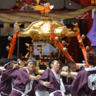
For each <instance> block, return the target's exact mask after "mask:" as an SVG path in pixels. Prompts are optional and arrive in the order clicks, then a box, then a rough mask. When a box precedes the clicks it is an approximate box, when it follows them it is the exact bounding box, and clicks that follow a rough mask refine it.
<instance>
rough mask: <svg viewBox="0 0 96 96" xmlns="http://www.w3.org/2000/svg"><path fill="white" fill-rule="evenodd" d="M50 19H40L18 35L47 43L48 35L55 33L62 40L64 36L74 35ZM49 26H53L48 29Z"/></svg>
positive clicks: (59, 23)
mask: <svg viewBox="0 0 96 96" xmlns="http://www.w3.org/2000/svg"><path fill="white" fill-rule="evenodd" d="M52 19H53V18H52V17H41V21H35V22H33V23H31V24H30V25H29V26H28V27H27V28H25V29H23V31H22V32H20V33H19V36H21V37H28V36H29V37H31V38H32V39H33V41H40V40H43V41H49V37H50V33H55V34H57V36H58V37H59V38H60V39H62V38H63V37H64V35H65V34H68V33H74V32H73V31H72V30H70V29H68V28H67V27H66V26H64V25H63V24H62V23H61V22H59V21H52ZM51 25H52V26H53V27H52V29H50V27H51Z"/></svg>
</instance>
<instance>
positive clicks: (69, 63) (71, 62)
mask: <svg viewBox="0 0 96 96" xmlns="http://www.w3.org/2000/svg"><path fill="white" fill-rule="evenodd" d="M73 64H76V63H75V62H73V61H68V62H67V64H66V65H67V66H68V67H69V68H70V65H73Z"/></svg>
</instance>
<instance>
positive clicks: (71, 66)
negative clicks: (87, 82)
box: [67, 61, 77, 72]
mask: <svg viewBox="0 0 96 96" xmlns="http://www.w3.org/2000/svg"><path fill="white" fill-rule="evenodd" d="M67 66H68V69H69V71H70V72H76V70H77V69H76V63H75V62H73V61H68V62H67Z"/></svg>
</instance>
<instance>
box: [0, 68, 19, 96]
mask: <svg viewBox="0 0 96 96" xmlns="http://www.w3.org/2000/svg"><path fill="white" fill-rule="evenodd" d="M18 72H19V70H18V69H9V70H4V71H2V72H1V82H0V93H1V96H5V95H4V94H10V92H11V90H12V84H13V79H16V77H17V74H18ZM3 93H4V94H3Z"/></svg>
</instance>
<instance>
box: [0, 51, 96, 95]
mask: <svg viewBox="0 0 96 96" xmlns="http://www.w3.org/2000/svg"><path fill="white" fill-rule="evenodd" d="M87 61H88V63H89V67H88V68H86V66H85V67H82V68H81V69H78V70H77V69H76V63H75V62H73V61H68V62H67V64H66V66H64V67H63V68H60V64H59V62H58V60H56V59H51V60H50V61H49V62H48V64H49V68H48V69H46V70H45V71H44V72H43V74H42V75H37V74H35V73H34V71H35V68H36V59H35V58H33V57H31V58H29V59H28V60H27V64H25V66H24V67H23V68H21V67H20V65H19V63H18V62H17V58H16V57H15V56H12V59H7V58H2V59H1V60H0V67H2V72H1V73H0V96H96V51H95V50H92V51H89V52H88V53H87ZM60 71H62V72H78V74H77V76H76V77H64V76H60V74H59V72H60Z"/></svg>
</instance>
